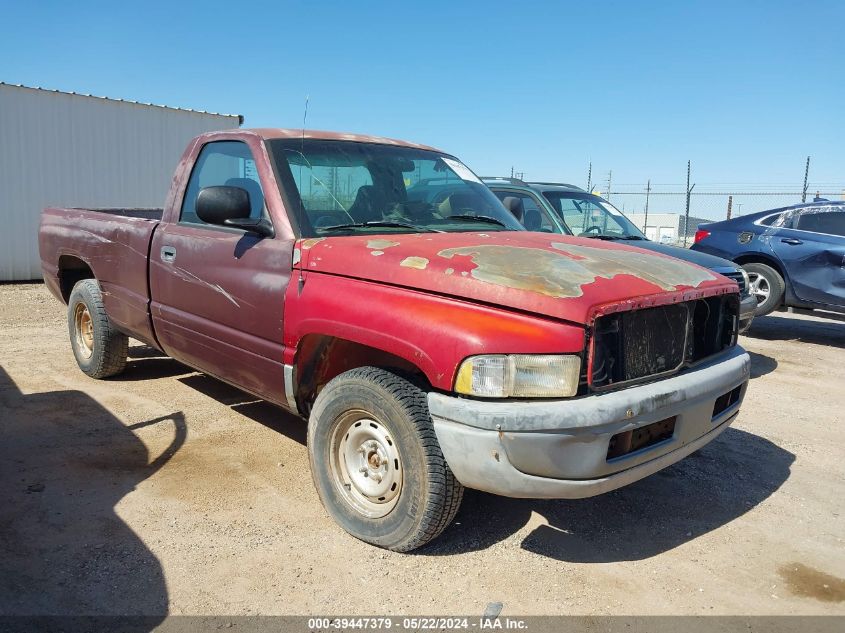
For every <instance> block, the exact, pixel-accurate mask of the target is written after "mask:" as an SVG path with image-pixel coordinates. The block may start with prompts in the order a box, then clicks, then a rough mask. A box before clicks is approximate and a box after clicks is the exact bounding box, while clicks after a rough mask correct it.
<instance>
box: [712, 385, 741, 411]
mask: <svg viewBox="0 0 845 633" xmlns="http://www.w3.org/2000/svg"><path fill="white" fill-rule="evenodd" d="M740 391H742V385H740V386H739V387H735V388H734V389H731V390H730V391H729V392H728V393H723V394H722V395H721V396H719V397H718V398H716V404H714V405H713V417H714V418H715V417H716V416H718V415H719V414H720V413H724V412H725V411H726V410H728V409H730V408H731V407H732V406H733V405H735V404H736V403H737V402H739V393H740Z"/></svg>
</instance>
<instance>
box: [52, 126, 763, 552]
mask: <svg viewBox="0 0 845 633" xmlns="http://www.w3.org/2000/svg"><path fill="white" fill-rule="evenodd" d="M39 240H40V250H41V259H42V263H43V270H44V278H45V280H46V283H47V286H48V287H49V289H50V290H51V291H52V293H53V294H54V295H55V296H56V297H57V298H59V299H60V300H62V301H63V302H65V303H66V304H67V305H68V325H69V330H70V339H71V345H72V347H73V351H74V354H75V356H76V359H77V362H78V364H79V367H80V368H81V369H82V371H84V372H85V373H86V374H88V375H89V376H92V377H94V378H106V377H108V376H112V375H115V374H117V373H119V372H120V371H121V370H122V369H123V368H124V366H125V363H126V356H127V341H128V337H131V338H134V339H138V340H140V341H143V342H145V343H147V344H148V345H151V346H153V347H155V348H157V349H159V350H161V351H163V352H164V353H166V354H168V355H170V356H171V357H173V358H175V359H178V360H179V361H181V362H183V363H185V364H187V365H190V366H191V367H194V368H196V369H198V370H200V371H203V372H205V373H207V374H210V375H212V376H215V377H217V378H219V379H220V380H224V381H226V382H228V383H230V384H232V385H235V386H236V387H239V388H240V389H243V390H245V391H247V392H250V393H252V394H254V395H256V396H259V397H261V398H264V399H266V400H269V401H271V402H274V403H276V404H277V405H279V406H281V407H284V408H286V409H288V410H289V411H292V412H294V413H296V414H298V415H300V416H302V417H303V418H307V420H308V451H309V456H310V463H311V472H312V476H313V479H314V483H315V485H316V487H317V490H318V492H319V495H320V498H321V500H322V502H323V504H324V505H325V507H326V509H327V510H328V512H329V513H330V514H331V515H332V517H333V518H334V519H335V520H336V521H337V522H338V523H339V524H340V525H341V526H342V527H343V528H344V529H345V530H347V531H348V532H350V533H351V534H353V535H354V536H356V537H358V538H360V539H363V540H365V541H368V542H370V543H374V544H376V545H379V546H381V547H385V548H389V549H393V550H397V551H408V550H411V549H413V548H416V547H419V546H420V545H422V544H424V543H426V542H428V541H429V540H431V539H432V538H434V537H435V536H437V535H438V534H439V533H440V532H441V531H442V530H443V529H444V528H445V527H446V526H447V525H448V524H449V523H450V521H451V520H452V519H453V518H454V516H455V513H456V512H457V510H458V506H459V504H460V502H461V497H462V494H463V487H464V486H467V487H470V488H476V489H479V490H485V491H489V492H492V493H496V494H501V495H507V496H512V497H537V498H578V497H589V496H592V495H596V494H599V493H603V492H606V491H608V490H612V489H614V488H617V487H619V486H623V485H625V484H628V483H631V482H633V481H636V480H638V479H640V478H642V477H645V476H646V475H648V474H651V473H654V472H656V471H658V470H660V469H662V468H664V467H666V466H668V465H669V464H672V463H674V462H676V461H678V460H679V459H681V458H683V457H684V456H686V455H688V454H689V453H691V452H693V451H695V450H697V449H698V448H700V447H702V446H703V445H705V444H707V443H708V442H710V441H711V440H713V438H715V437H716V436H717V435H719V434H720V433H721V432H722V431H724V430H725V429H726V428H727V427H728V425H729V424H730V423H731V421H732V420H733V419H734V418H735V417H736V415H737V413H738V410H739V406H740V403H741V401H742V399H743V396H744V393H745V389H746V386H747V382H748V377H749V357H748V355H747V354H746V353H745V352H744V351H743V350H742V348H740V347H739V346H737V344H736V341H737V326H738V323H737V321H738V319H737V315H738V310H739V295H738V289H737V285H736V283H734V282H733V281H731V280H729V279H727V278H725V277H721V276H719V275H717V274H715V273H713V272H711V271H708V270H706V269H704V268H699V267H697V266H694V265H692V264H688V263H685V262H682V261H680V260H677V259H673V258H670V257H665V256H662V255H657V254H653V253H649V252H646V251H643V250H640V249H637V248H634V247H631V246H625V245H619V244H607V243H596V242H595V240H587V239H582V238H577V237H569V236H563V235H551V234H544V233H530V232H527V231H525V230H524V229H523V227H522V226H521V225H520V224H519V223H518V222H517V221H516V219H515V218H514V217H512V216H511V215H510V214H509V212H508V211H507V210H506V209H505V208H504V207H503V206H502V205H501V203H500V202H499V200H498V199H497V198H496V197H495V196H494V195H493V194H492V193H491V192H490V191H489V190H488V189H487V188H486V187H485V186H484V185H483V184H482V183H481V182H480V181H479V180H478V178H477V177H476V176H475V174H474V173H473V172H472V171H470V170H469V169H468V168H467V167H466V166H465V165H464V164H463V163H461V162H460V161H459V160H458V159H456V158H455V157H453V156H451V155H449V154H446V153H443V152H441V151H439V150H436V149H433V148H430V147H425V146H421V145H415V144H411V143H406V142H401V141H395V140H390V139H384V138H377V137H369V136H358V135H350V134H335V133H325V132H311V131H307V130H306V131H303V130H277V129H262V130H244V129H238V130H232V131H224V132H215V133H210V134H204V135H202V136H200V137H198V138H196V139H194V140H193V141H192V142H191V143H190V145H189V146H188V148H187V150H186V151H185V154H184V156H183V157H182V159H181V162H180V163H179V165H178V167H177V168H176V172H175V174H174V177H173V182H172V186H171V189H170V193H169V195H168V197H167V200H166V204H165V207H164V209H163V210H162V209H96V210H95V209H60V208H50V209H46V210H45V211H44V213H43V216H42V221H41V227H40V234H39ZM690 494H694V491H690Z"/></svg>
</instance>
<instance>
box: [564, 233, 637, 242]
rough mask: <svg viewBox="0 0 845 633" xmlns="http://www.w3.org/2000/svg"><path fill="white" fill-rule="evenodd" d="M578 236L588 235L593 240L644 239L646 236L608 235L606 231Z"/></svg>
mask: <svg viewBox="0 0 845 633" xmlns="http://www.w3.org/2000/svg"><path fill="white" fill-rule="evenodd" d="M578 237H589V238H592V239H594V240H610V241H612V240H643V241H644V240H645V239H646V238H644V237H640V236H639V235H610V234H608V233H599V234H598V235H579V236H578Z"/></svg>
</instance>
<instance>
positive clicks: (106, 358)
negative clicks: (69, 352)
mask: <svg viewBox="0 0 845 633" xmlns="http://www.w3.org/2000/svg"><path fill="white" fill-rule="evenodd" d="M67 306H68V311H67V322H68V323H67V324H68V331H69V333H70V345H71V347H72V348H73V355H74V356H75V357H76V364H77V365H79V368H80V369H81V370H82V371H83V372H85V373H86V374H88V375H89V376H91V377H92V378H108V377H109V376H114V375H116V374H119V373H120V372H122V371H123V370H124V368H125V367H126V356H127V354H128V350H129V339H128V338H127V337H126V335H125V334H122V333H121V332H118V331H117V330H116V329H115V327H114V325H112V323H111V321H110V320H109V317H108V316H107V315H106V309H105V307H104V306H103V294H102V292H101V291H100V284H98V283H97V280H96V279H83V280H82V281H80V282H77V284H76V285H75V286H74V287H73V290H72V291H71V293H70V298H69V299H68V303H67Z"/></svg>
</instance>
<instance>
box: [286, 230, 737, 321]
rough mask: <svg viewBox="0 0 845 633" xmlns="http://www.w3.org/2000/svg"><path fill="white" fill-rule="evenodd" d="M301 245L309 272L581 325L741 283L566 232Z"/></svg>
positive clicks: (298, 260) (300, 256) (299, 256)
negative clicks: (412, 290) (607, 314)
mask: <svg viewBox="0 0 845 633" xmlns="http://www.w3.org/2000/svg"><path fill="white" fill-rule="evenodd" d="M297 246H298V248H297V250H296V251H295V253H294V263H295V265H297V267H301V268H302V270H304V271H306V272H305V275H306V279H307V276H308V275H309V274H311V273H323V274H326V273H327V274H333V275H343V276H345V277H352V278H356V279H362V280H366V281H371V282H377V283H386V284H391V285H396V286H404V287H406V288H409V289H414V290H421V291H426V292H432V293H437V294H441V295H448V296H452V297H456V298H460V299H466V300H471V301H478V302H482V303H486V304H492V305H499V306H507V307H509V308H513V309H516V310H520V311H526V312H533V313H536V314H541V315H546V316H550V317H553V318H557V319H562V320H566V321H570V322H575V323H580V324H588V323H590V322H591V321H592V319H594V318H595V317H596V316H597V315H598V314H603V313H607V312H615V311H619V310H626V309H634V308H638V307H643V306H646V305H659V304H665V303H673V302H676V301H686V300H690V299H695V298H699V297H702V296H710V295H716V294H724V293H727V292H737V285H736V284H735V283H734V282H733V281H730V280H728V279H726V278H724V277H721V276H720V275H716V274H714V273H712V272H711V271H709V270H707V269H706V268H702V267H700V266H696V265H695V264H690V263H687V262H684V261H681V260H679V259H676V258H674V257H667V256H664V255H661V254H657V253H651V252H648V251H645V250H643V249H640V248H637V247H634V246H629V245H627V244H618V243H611V242H599V241H597V240H590V239H587V238H578V237H570V236H564V235H546V234H544V233H529V232H521V231H507V232H505V231H502V232H490V233H474V232H473V233H417V234H401V235H379V236H338V237H325V238H313V239H306V240H302V241H300V243H299V244H298V245H297ZM306 283H307V282H306ZM365 293H366V291H365V290H362V295H361V300H362V301H366V294H365Z"/></svg>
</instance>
